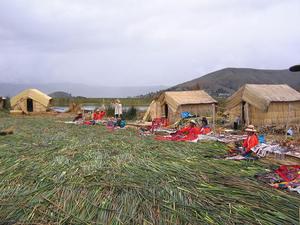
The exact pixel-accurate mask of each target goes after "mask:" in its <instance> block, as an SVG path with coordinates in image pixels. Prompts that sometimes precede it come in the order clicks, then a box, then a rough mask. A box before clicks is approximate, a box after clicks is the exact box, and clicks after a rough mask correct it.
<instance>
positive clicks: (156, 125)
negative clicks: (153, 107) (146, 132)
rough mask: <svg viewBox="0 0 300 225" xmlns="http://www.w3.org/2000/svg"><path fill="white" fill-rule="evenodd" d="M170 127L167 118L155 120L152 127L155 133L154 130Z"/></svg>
mask: <svg viewBox="0 0 300 225" xmlns="http://www.w3.org/2000/svg"><path fill="white" fill-rule="evenodd" d="M168 125H169V121H168V119H167V118H163V117H161V118H155V119H153V121H152V127H151V130H152V132H153V131H154V129H157V128H160V127H167V126H168Z"/></svg>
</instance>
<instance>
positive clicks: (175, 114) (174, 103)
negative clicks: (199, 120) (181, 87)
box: [144, 90, 217, 123]
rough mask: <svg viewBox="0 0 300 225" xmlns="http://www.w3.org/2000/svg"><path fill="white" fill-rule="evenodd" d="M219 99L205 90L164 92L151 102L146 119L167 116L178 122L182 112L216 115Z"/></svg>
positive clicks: (172, 121)
mask: <svg viewBox="0 0 300 225" xmlns="http://www.w3.org/2000/svg"><path fill="white" fill-rule="evenodd" d="M216 103H217V101H216V100H215V99H213V98H212V97H211V96H210V95H208V94H207V93H206V92H205V91H203V90H198V91H167V92H163V93H162V94H161V95H159V96H158V97H157V98H156V99H154V100H153V101H152V103H151V104H150V106H149V108H148V110H147V112H146V114H145V116H144V120H148V119H149V118H150V119H154V118H160V117H165V118H168V119H169V121H170V123H174V122H176V121H177V120H178V119H180V117H181V113H182V112H190V113H191V114H193V115H196V116H214V114H215V105H216Z"/></svg>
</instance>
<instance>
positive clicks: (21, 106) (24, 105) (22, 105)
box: [13, 99, 47, 112]
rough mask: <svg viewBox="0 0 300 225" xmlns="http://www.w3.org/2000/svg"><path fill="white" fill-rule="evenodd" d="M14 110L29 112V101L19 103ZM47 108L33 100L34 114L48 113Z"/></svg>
mask: <svg viewBox="0 0 300 225" xmlns="http://www.w3.org/2000/svg"><path fill="white" fill-rule="evenodd" d="M13 110H21V111H25V112H27V99H24V100H23V101H21V102H19V103H18V104H17V105H15V106H14V107H13ZM46 110H47V108H46V107H45V106H44V105H42V104H41V103H39V102H37V101H34V100H33V112H46Z"/></svg>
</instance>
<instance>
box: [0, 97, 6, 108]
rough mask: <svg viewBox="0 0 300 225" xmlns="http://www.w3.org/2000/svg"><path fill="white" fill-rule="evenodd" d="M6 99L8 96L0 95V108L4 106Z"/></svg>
mask: <svg viewBox="0 0 300 225" xmlns="http://www.w3.org/2000/svg"><path fill="white" fill-rule="evenodd" d="M5 100H6V98H4V97H2V96H0V110H1V109H3V108H4V106H5Z"/></svg>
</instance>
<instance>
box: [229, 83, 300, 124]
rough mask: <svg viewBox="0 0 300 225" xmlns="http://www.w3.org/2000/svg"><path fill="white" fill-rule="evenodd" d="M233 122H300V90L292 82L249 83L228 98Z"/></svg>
mask: <svg viewBox="0 0 300 225" xmlns="http://www.w3.org/2000/svg"><path fill="white" fill-rule="evenodd" d="M226 105H227V106H226V107H227V112H229V115H230V120H231V121H232V122H233V121H234V119H235V118H237V117H238V116H239V117H240V118H241V121H242V122H243V123H244V124H246V125H247V124H254V125H256V126H266V125H275V126H280V125H287V124H289V123H291V124H297V125H298V124H300V93H299V92H298V91H296V90H294V89H293V88H291V87H290V86H288V85H261V84H246V85H244V86H243V87H241V88H240V89H239V90H238V91H237V92H235V93H234V94H233V95H232V96H231V97H230V98H229V99H228V100H227V104H226Z"/></svg>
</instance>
